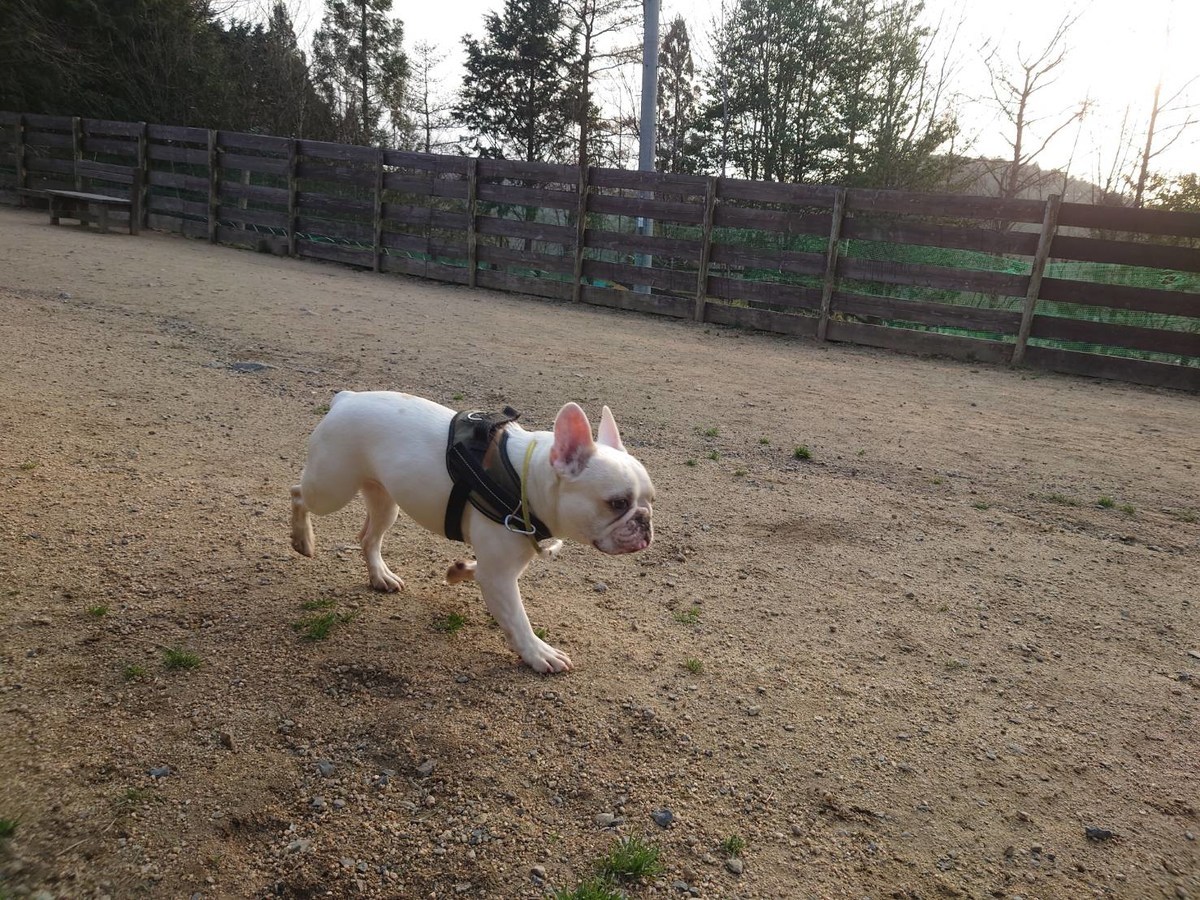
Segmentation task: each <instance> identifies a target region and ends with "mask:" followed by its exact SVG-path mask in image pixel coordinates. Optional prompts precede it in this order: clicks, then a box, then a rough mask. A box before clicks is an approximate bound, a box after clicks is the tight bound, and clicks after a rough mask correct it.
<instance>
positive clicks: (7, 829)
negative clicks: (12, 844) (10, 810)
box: [0, 819, 20, 841]
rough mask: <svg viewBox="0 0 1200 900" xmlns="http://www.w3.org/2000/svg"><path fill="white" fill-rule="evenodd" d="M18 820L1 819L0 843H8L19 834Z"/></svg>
mask: <svg viewBox="0 0 1200 900" xmlns="http://www.w3.org/2000/svg"><path fill="white" fill-rule="evenodd" d="M19 824H20V820H18V819H0V841H7V840H9V839H10V838H12V837H13V836H14V835H15V834H16V833H17V825H19Z"/></svg>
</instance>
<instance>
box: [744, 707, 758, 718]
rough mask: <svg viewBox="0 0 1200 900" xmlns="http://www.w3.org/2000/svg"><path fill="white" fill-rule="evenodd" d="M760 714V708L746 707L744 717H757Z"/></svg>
mask: <svg viewBox="0 0 1200 900" xmlns="http://www.w3.org/2000/svg"><path fill="white" fill-rule="evenodd" d="M760 712H762V707H761V706H748V707H746V715H748V716H757V715H758V714H759V713H760Z"/></svg>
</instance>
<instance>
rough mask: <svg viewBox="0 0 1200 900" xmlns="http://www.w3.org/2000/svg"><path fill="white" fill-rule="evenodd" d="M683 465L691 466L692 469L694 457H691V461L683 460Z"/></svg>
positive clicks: (694, 463) (694, 461)
mask: <svg viewBox="0 0 1200 900" xmlns="http://www.w3.org/2000/svg"><path fill="white" fill-rule="evenodd" d="M683 464H684V465H685V466H693V467H694V466H695V465H696V458H695V457H692V458H691V459H685V460H684V461H683Z"/></svg>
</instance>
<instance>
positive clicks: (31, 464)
mask: <svg viewBox="0 0 1200 900" xmlns="http://www.w3.org/2000/svg"><path fill="white" fill-rule="evenodd" d="M37 467H38V464H37V463H36V462H35V461H34V460H32V459H31V460H29V461H28V462H23V463H21V465H20V466H18V467H17V468H19V469H20V470H21V471H22V472H32V471H33V470H34V469H36V468H37Z"/></svg>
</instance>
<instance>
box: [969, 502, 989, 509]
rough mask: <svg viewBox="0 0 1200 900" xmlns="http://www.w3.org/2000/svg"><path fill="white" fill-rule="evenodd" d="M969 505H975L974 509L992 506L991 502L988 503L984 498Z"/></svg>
mask: <svg viewBox="0 0 1200 900" xmlns="http://www.w3.org/2000/svg"><path fill="white" fill-rule="evenodd" d="M971 505H972V506H973V507H975V508H976V509H991V508H992V504H990V503H988V502H986V501H984V500H976V501H975V502H974V503H972V504H971Z"/></svg>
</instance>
